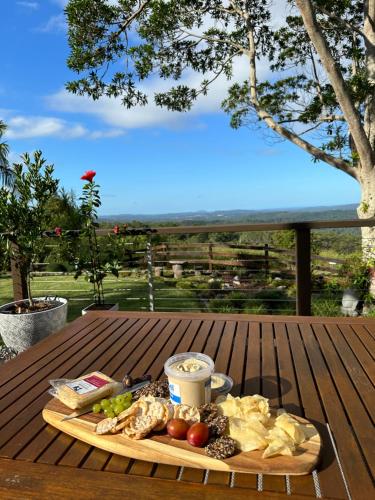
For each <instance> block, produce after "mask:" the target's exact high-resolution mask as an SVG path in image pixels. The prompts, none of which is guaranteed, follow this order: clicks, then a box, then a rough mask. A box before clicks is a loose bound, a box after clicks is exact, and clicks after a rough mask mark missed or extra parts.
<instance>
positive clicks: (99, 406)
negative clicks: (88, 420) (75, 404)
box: [92, 403, 102, 413]
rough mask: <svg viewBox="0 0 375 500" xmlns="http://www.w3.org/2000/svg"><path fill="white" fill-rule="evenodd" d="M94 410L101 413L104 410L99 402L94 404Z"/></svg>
mask: <svg viewBox="0 0 375 500" xmlns="http://www.w3.org/2000/svg"><path fill="white" fill-rule="evenodd" d="M92 411H93V412H94V413H100V412H101V411H102V407H101V405H100V404H99V403H96V404H94V405H93V407H92Z"/></svg>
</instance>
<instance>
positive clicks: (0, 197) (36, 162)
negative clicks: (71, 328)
mask: <svg viewBox="0 0 375 500" xmlns="http://www.w3.org/2000/svg"><path fill="white" fill-rule="evenodd" d="M53 171H54V168H53V165H46V160H45V159H44V158H43V156H42V152H41V151H35V152H34V154H33V157H32V158H31V157H30V155H29V154H28V153H25V154H24V155H22V156H21V163H17V164H14V165H13V177H14V179H13V184H12V187H11V188H8V187H5V186H2V187H0V241H1V242H5V244H6V251H7V255H8V257H9V258H10V259H12V260H13V261H14V262H15V263H16V266H17V267H18V269H19V270H20V272H21V276H22V279H26V284H27V295H28V298H29V304H30V307H32V305H33V302H32V296H31V286H30V278H31V275H30V273H31V271H32V266H33V264H34V263H35V262H36V261H37V257H38V255H39V254H40V252H41V249H42V238H41V234H42V232H43V231H45V230H46V229H48V228H49V222H50V221H49V216H48V214H46V211H45V207H46V205H47V203H48V201H49V199H50V197H51V196H55V195H56V193H57V189H58V184H59V181H58V180H57V179H54V177H53ZM24 298H26V297H24Z"/></svg>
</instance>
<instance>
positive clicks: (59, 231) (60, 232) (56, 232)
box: [55, 227, 62, 236]
mask: <svg viewBox="0 0 375 500" xmlns="http://www.w3.org/2000/svg"><path fill="white" fill-rule="evenodd" d="M55 234H56V236H61V235H62V229H61V227H55Z"/></svg>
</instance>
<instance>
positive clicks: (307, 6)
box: [296, 0, 374, 171]
mask: <svg viewBox="0 0 375 500" xmlns="http://www.w3.org/2000/svg"><path fill="white" fill-rule="evenodd" d="M296 5H297V7H298V9H299V11H300V13H301V16H302V19H303V23H304V25H305V29H306V31H307V33H308V35H309V37H310V40H311V42H312V43H313V44H314V46H315V49H316V51H317V53H318V54H319V57H320V60H321V62H322V65H323V67H324V69H325V71H326V73H327V75H328V78H329V80H330V82H331V85H332V87H333V90H334V91H335V94H336V99H337V102H338V103H339V106H340V107H341V109H342V112H343V114H344V116H345V120H346V122H347V124H348V127H349V130H350V133H351V135H352V137H353V141H354V143H355V146H356V149H357V151H358V155H359V159H360V166H361V168H363V169H364V170H366V171H370V170H372V169H373V165H374V153H373V151H372V149H371V145H370V142H369V140H368V138H367V136H366V133H365V130H364V128H363V126H362V123H361V118H360V116H359V114H358V111H357V110H356V108H355V105H354V103H353V102H352V100H351V97H350V95H349V93H348V91H347V89H346V86H345V81H344V78H343V76H342V74H341V72H340V69H339V68H338V66H337V64H336V62H335V60H334V58H333V56H332V54H331V52H330V50H329V48H328V45H327V43H326V41H325V39H324V36H323V33H322V31H321V29H320V26H319V24H318V22H317V20H316V16H315V13H314V10H313V6H312V3H311V0H296Z"/></svg>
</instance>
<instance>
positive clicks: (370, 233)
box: [357, 170, 375, 297]
mask: <svg viewBox="0 0 375 500" xmlns="http://www.w3.org/2000/svg"><path fill="white" fill-rule="evenodd" d="M360 184H361V188H362V197H361V203H360V205H359V207H358V209H357V214H358V217H359V218H360V219H373V218H374V217H375V170H373V171H372V172H371V173H370V175H364V173H363V172H361V179H360ZM361 234H362V255H363V259H364V260H365V261H373V262H374V264H375V227H362V228H361ZM371 267H375V265H372V266H371ZM370 293H371V294H372V296H374V297H375V273H374V272H373V273H372V275H371V283H370Z"/></svg>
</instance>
